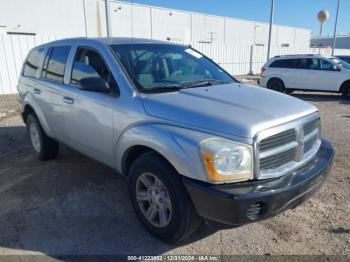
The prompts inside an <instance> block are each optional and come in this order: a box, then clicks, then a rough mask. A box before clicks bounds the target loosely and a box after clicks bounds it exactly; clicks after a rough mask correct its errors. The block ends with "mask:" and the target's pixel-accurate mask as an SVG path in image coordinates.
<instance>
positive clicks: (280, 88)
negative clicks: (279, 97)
mask: <svg viewBox="0 0 350 262" xmlns="http://www.w3.org/2000/svg"><path fill="white" fill-rule="evenodd" d="M267 88H268V89H271V90H274V91H277V92H281V93H284V92H285V87H284V83H283V81H282V80H281V79H278V78H272V79H270V80H269V82H268V83H267Z"/></svg>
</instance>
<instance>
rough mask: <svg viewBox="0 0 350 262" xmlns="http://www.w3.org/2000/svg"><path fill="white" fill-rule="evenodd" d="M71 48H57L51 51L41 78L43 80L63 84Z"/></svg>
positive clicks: (46, 58) (47, 56)
mask: <svg viewBox="0 0 350 262" xmlns="http://www.w3.org/2000/svg"><path fill="white" fill-rule="evenodd" d="M69 51H70V47H69V46H57V47H52V48H50V49H49V51H48V53H47V55H46V57H45V61H44V67H43V71H42V73H41V76H42V77H43V78H46V79H49V80H53V81H57V82H61V83H63V78H64V69H65V67H66V62H67V59H68V55H69Z"/></svg>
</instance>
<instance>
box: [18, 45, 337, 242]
mask: <svg viewBox="0 0 350 262" xmlns="http://www.w3.org/2000/svg"><path fill="white" fill-rule="evenodd" d="M18 91H19V95H20V101H21V110H22V115H23V119H24V122H25V123H26V125H27V130H28V134H29V138H30V140H31V142H32V145H33V148H34V152H35V154H36V156H37V157H38V158H39V159H41V160H48V159H52V158H54V157H55V156H56V155H57V153H58V150H59V143H63V144H66V145H68V146H70V147H72V148H74V149H76V150H78V151H80V152H82V153H83V154H85V155H87V156H89V157H91V158H94V159H96V160H97V161H100V162H102V163H104V164H106V165H108V166H110V167H112V168H114V169H115V170H116V171H117V172H118V173H120V174H123V175H125V176H127V177H128V183H129V184H128V185H129V192H130V197H131V201H132V204H133V206H134V208H135V211H136V215H137V217H138V218H139V219H140V221H141V222H142V223H143V224H144V226H145V227H146V228H147V229H148V230H149V231H150V232H151V233H152V234H154V235H155V236H157V237H158V238H160V239H162V240H163V241H167V242H176V241H181V240H184V239H186V238H187V237H188V236H190V235H191V234H192V233H193V232H195V231H196V229H197V228H198V226H199V225H200V224H201V222H202V221H206V223H207V224H208V225H211V226H213V227H216V228H220V227H221V228H222V227H227V226H229V227H235V226H239V225H243V224H246V223H250V222H254V221H259V220H262V219H266V218H269V217H272V216H274V215H276V214H278V213H280V212H282V211H283V210H286V209H288V208H292V207H295V206H296V205H298V204H300V203H301V202H302V201H304V200H305V199H307V198H308V197H309V196H310V195H312V194H313V193H314V192H315V191H316V190H317V189H318V188H319V187H320V186H321V184H322V183H323V181H324V179H325V177H326V174H327V172H325V171H326V170H327V167H328V166H329V165H330V163H331V161H332V158H333V149H332V146H331V144H330V143H329V142H327V141H325V140H323V139H321V135H320V131H321V126H320V116H319V113H318V111H317V109H316V108H315V107H314V106H312V105H311V104H309V103H306V102H303V101H301V100H298V99H296V98H293V97H290V96H287V95H284V94H281V93H278V92H274V91H270V90H266V89H262V88H258V87H253V86H247V85H242V84H241V83H239V82H238V81H237V80H235V79H234V78H233V77H231V76H230V75H229V74H228V73H226V72H225V71H224V70H223V69H222V68H220V67H219V66H218V65H216V64H215V63H214V62H212V61H211V60H210V59H208V58H207V57H205V56H204V55H203V54H201V53H199V52H197V51H196V50H194V49H192V48H191V47H189V46H184V45H177V44H172V43H169V42H160V41H154V40H146V39H129V38H99V39H85V38H77V39H66V40H61V41H56V42H52V43H48V44H45V45H42V46H38V47H36V48H34V49H33V50H32V51H31V52H30V53H29V55H28V57H27V59H26V61H25V63H24V66H23V70H22V73H21V77H20V80H19V84H18Z"/></svg>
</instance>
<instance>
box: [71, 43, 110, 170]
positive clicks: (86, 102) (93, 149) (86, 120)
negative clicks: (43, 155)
mask: <svg viewBox="0 0 350 262" xmlns="http://www.w3.org/2000/svg"><path fill="white" fill-rule="evenodd" d="M96 76H97V77H100V78H102V79H104V80H105V81H106V82H107V83H108V85H109V87H110V89H111V90H110V92H109V93H100V92H93V91H84V90H81V89H79V88H78V82H79V80H80V79H82V78H84V77H96ZM70 87H71V90H74V92H75V93H76V96H75V99H74V101H73V103H72V105H71V108H72V110H71V112H70V114H69V116H68V117H67V120H66V125H67V131H68V134H67V135H68V136H69V139H70V146H72V147H73V148H76V149H77V150H79V151H82V152H83V153H85V154H87V155H89V156H90V157H92V158H95V159H98V160H100V161H101V162H104V163H106V164H109V163H110V161H112V159H113V150H114V145H113V141H114V140H113V134H114V126H113V108H114V106H115V104H116V103H117V96H116V93H115V91H116V88H117V85H116V82H115V79H114V77H113V75H112V74H111V72H110V70H109V68H108V66H107V64H106V63H105V60H104V59H103V57H102V55H100V54H99V53H98V52H97V50H95V49H92V48H87V47H79V48H78V49H77V51H76V54H75V58H74V62H73V66H72V74H71V79H70Z"/></svg>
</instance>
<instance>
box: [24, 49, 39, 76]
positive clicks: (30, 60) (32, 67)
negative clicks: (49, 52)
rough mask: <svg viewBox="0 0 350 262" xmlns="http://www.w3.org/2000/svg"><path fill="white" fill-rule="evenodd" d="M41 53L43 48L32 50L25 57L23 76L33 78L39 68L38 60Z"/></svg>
mask: <svg viewBox="0 0 350 262" xmlns="http://www.w3.org/2000/svg"><path fill="white" fill-rule="evenodd" d="M42 53H43V48H40V49H34V50H33V51H31V52H30V53H29V55H28V57H27V60H26V61H25V63H24V66H23V75H24V76H31V77H35V76H36V73H37V71H38V68H39V63H40V58H41V55H42Z"/></svg>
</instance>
